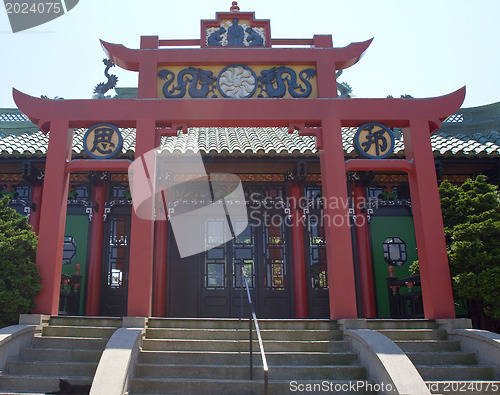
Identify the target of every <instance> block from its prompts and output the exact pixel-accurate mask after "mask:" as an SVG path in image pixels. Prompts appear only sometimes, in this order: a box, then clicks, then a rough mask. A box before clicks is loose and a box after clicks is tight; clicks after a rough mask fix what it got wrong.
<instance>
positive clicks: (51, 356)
mask: <svg viewBox="0 0 500 395" xmlns="http://www.w3.org/2000/svg"><path fill="white" fill-rule="evenodd" d="M101 355H102V351H101V350H78V349H62V348H29V347H25V348H22V349H21V359H22V360H24V361H80V362H99V359H100V358H101Z"/></svg>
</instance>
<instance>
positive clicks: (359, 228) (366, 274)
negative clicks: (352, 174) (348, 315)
mask: <svg viewBox="0 0 500 395" xmlns="http://www.w3.org/2000/svg"><path fill="white" fill-rule="evenodd" d="M352 193H353V198H354V215H355V221H354V226H355V228H354V229H355V231H356V241H357V249H358V259H359V277H360V285H361V310H362V312H363V313H362V314H363V316H362V317H363V318H376V317H377V310H376V305H375V290H374V286H373V264H372V255H371V249H370V233H369V229H368V217H367V215H366V209H365V207H364V204H365V203H366V202H367V199H366V193H365V187H364V186H363V185H359V184H357V183H355V182H353V183H352Z"/></svg>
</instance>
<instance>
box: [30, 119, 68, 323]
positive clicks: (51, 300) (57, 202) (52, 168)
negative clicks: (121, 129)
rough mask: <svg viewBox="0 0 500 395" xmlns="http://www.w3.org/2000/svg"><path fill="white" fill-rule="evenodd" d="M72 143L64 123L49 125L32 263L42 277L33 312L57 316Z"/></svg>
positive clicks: (53, 122) (65, 122)
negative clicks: (43, 181)
mask: <svg viewBox="0 0 500 395" xmlns="http://www.w3.org/2000/svg"><path fill="white" fill-rule="evenodd" d="M72 140H73V130H70V129H69V128H68V121H67V120H55V121H52V122H51V124H50V133H49V147H48V150H47V161H46V164H45V183H44V190H43V196H42V208H43V211H42V212H41V213H40V226H39V236H38V249H37V254H36V264H37V266H38V270H39V273H40V275H41V276H42V290H41V291H40V294H39V295H38V296H37V297H36V299H35V303H36V305H37V306H36V308H35V309H34V311H33V312H34V313H40V314H51V315H57V314H58V310H59V288H60V284H61V268H62V255H63V244H64V227H65V222H66V206H67V203H68V186H69V174H68V173H66V160H70V159H71V143H72Z"/></svg>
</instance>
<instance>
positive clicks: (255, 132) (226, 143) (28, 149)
mask: <svg viewBox="0 0 500 395" xmlns="http://www.w3.org/2000/svg"><path fill="white" fill-rule="evenodd" d="M355 132H356V129H355V128H344V129H343V134H342V142H343V147H344V152H345V154H346V155H347V156H357V154H356V152H355V151H354V147H353V145H352V139H353V137H354V134H355ZM84 134H85V129H77V130H75V135H74V138H73V154H74V156H75V157H82V156H84V155H85V154H84V151H83V144H82V140H83V136H84ZM396 134H397V133H396ZM122 136H123V148H122V154H123V155H124V156H132V155H133V152H134V150H135V130H134V129H122ZM431 142H432V148H433V151H434V154H435V156H440V157H442V156H445V157H449V156H455V157H471V156H476V157H477V156H480V157H484V156H488V157H489V156H492V155H493V156H497V155H500V133H498V132H490V133H489V134H488V135H487V136H483V135H481V134H479V133H478V134H475V135H473V136H472V137H469V136H465V135H463V134H458V135H456V136H451V135H449V134H447V133H445V132H441V131H438V132H437V133H435V134H434V135H433V136H432V137H431ZM47 145H48V136H46V135H44V134H43V133H42V132H40V131H38V132H35V133H24V134H21V135H7V136H6V137H3V138H1V137H0V157H4V158H5V157H44V156H45V155H46V154H47ZM161 147H162V149H163V150H167V151H168V152H186V151H193V152H197V151H198V150H199V151H200V152H202V153H203V154H208V155H217V156H221V155H222V156H223V155H243V156H261V155H266V156H273V155H279V156H283V155H288V156H316V155H317V152H316V149H315V141H314V137H309V136H299V135H297V134H295V133H294V134H289V133H288V130H287V129H283V128H190V129H189V130H188V133H187V134H180V135H179V136H177V137H163V138H162V142H161ZM403 153H404V143H403V141H402V138H401V137H400V138H399V139H397V141H396V144H395V149H394V154H395V155H396V156H401V155H403Z"/></svg>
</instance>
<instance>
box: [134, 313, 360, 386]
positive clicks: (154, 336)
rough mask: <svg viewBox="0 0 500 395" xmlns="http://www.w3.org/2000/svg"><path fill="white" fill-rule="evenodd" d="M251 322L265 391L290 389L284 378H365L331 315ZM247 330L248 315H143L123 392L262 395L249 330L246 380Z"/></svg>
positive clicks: (334, 381) (307, 381)
mask: <svg viewBox="0 0 500 395" xmlns="http://www.w3.org/2000/svg"><path fill="white" fill-rule="evenodd" d="M259 325H260V327H261V332H262V338H263V342H264V349H265V352H266V356H267V361H268V364H269V366H270V368H269V394H288V393H292V392H291V384H290V382H292V381H295V382H296V387H294V388H298V386H299V385H301V384H302V385H305V384H309V385H312V384H321V383H323V382H324V381H325V380H328V384H329V385H340V384H347V383H348V382H349V381H351V380H352V381H357V380H363V381H366V380H367V374H366V369H365V368H364V367H362V366H359V365H358V363H357V361H358V356H357V355H356V354H355V353H353V352H352V351H351V350H350V345H349V343H348V342H347V341H346V340H344V339H343V335H342V332H341V331H340V330H338V326H337V324H336V323H335V322H331V321H323V320H307V321H302V320H259ZM248 336H249V330H248V321H239V320H237V319H183V320H178V319H149V323H148V328H147V330H146V336H145V339H144V341H143V346H142V349H141V352H140V354H139V359H138V363H137V364H136V370H135V377H134V378H133V379H132V382H131V393H132V394H263V393H264V384H263V369H262V360H261V356H260V353H259V347H258V343H257V341H255V339H256V335H255V332H254V334H253V339H254V342H253V350H254V357H253V360H254V368H253V374H254V378H255V380H254V381H251V380H249V339H248ZM292 385H295V384H292ZM296 391H297V389H296V390H295V392H296ZM309 393H310V391H309ZM345 393H349V391H345ZM356 393H367V392H356ZM368 393H370V392H368Z"/></svg>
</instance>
